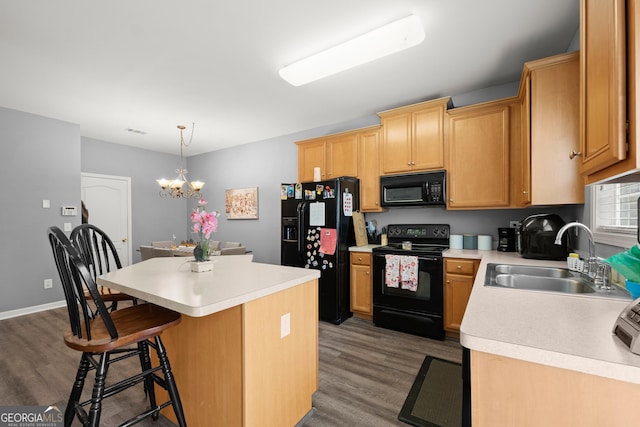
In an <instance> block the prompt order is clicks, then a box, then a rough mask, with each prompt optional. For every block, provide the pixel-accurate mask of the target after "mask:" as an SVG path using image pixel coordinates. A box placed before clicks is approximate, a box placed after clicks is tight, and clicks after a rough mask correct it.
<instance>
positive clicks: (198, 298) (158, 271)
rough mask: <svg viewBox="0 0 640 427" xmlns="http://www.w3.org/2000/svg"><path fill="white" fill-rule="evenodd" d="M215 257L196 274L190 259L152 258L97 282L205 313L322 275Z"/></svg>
mask: <svg viewBox="0 0 640 427" xmlns="http://www.w3.org/2000/svg"><path fill="white" fill-rule="evenodd" d="M212 259H213V261H214V264H213V270H212V271H207V272H203V273H194V272H192V271H191V269H190V265H189V263H190V259H189V258H184V257H162V258H151V259H148V260H146V261H143V262H139V263H136V264H132V265H130V266H128V267H124V268H122V269H120V270H116V271H113V272H111V273H108V274H105V275H102V276H100V277H98V284H99V285H102V286H107V287H109V288H111V289H115V290H117V291H120V292H124V293H126V294H129V295H132V296H134V297H137V298H140V299H143V300H145V301H148V302H151V303H154V304H157V305H160V306H162V307H166V308H169V309H172V310H175V311H178V312H180V313H182V314H186V315H187V316H192V317H201V316H207V315H209V314H212V313H216V312H218V311H222V310H226V309H227V308H231V307H235V306H237V305H240V304H244V303H246V302H249V301H253V300H255V299H258V298H261V297H264V296H267V295H271V294H274V293H276V292H280V291H282V290H285V289H288V288H292V287H294V286H298V285H300V284H302V283H305V282H308V281H310V280H315V279H317V278H319V277H320V272H319V271H318V270H312V269H305V268H297V267H285V266H281V265H274V264H260V263H254V262H252V256H251V255H228V256H218V257H213V258H212Z"/></svg>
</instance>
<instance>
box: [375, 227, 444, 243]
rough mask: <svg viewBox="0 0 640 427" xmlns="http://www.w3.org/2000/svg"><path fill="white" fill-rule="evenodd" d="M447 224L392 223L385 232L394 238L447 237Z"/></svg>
mask: <svg viewBox="0 0 640 427" xmlns="http://www.w3.org/2000/svg"><path fill="white" fill-rule="evenodd" d="M449 231H450V228H449V224H394V225H389V226H388V229H387V234H388V235H389V238H394V239H409V240H411V239H449Z"/></svg>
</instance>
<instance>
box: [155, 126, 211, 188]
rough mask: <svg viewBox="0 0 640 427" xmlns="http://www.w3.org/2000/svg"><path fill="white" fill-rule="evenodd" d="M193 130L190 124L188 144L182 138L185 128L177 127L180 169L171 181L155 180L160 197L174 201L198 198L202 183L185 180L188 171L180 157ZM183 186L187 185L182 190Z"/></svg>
mask: <svg viewBox="0 0 640 427" xmlns="http://www.w3.org/2000/svg"><path fill="white" fill-rule="evenodd" d="M194 128H195V123H193V124H192V127H191V137H190V138H189V142H188V143H186V142H185V141H184V136H183V131H184V130H185V129H186V128H185V127H184V126H182V125H178V129H180V167H179V168H178V169H176V173H177V174H178V176H177V177H176V178H175V179H173V180H171V181H170V180H168V179H165V178H162V179H158V180H156V181H157V182H158V184H159V185H160V188H161V190H160V197H173V198H174V199H177V198H180V197H183V198H185V199H188V198H189V197H195V198H200V190H201V189H202V187H203V186H204V182H202V181H189V180H187V178H186V177H185V175H186V174H187V172H188V171H187V170H186V169H185V168H184V158H183V156H182V149H183V148H184V147H188V146H190V145H191V141H192V140H193V129H194ZM185 184H187V186H186V188H184V189H183V187H184V185H185Z"/></svg>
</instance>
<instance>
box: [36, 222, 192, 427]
mask: <svg viewBox="0 0 640 427" xmlns="http://www.w3.org/2000/svg"><path fill="white" fill-rule="evenodd" d="M48 238H49V242H50V244H51V248H52V250H53V256H54V259H55V262H56V267H57V269H58V273H59V275H60V279H61V281H62V286H63V289H64V294H65V299H66V303H67V310H68V313H69V323H70V326H69V329H67V330H66V331H65V332H64V341H65V344H66V345H67V346H68V347H70V348H72V349H74V350H77V351H80V352H82V356H81V358H80V364H79V367H78V371H77V374H76V378H75V381H74V383H73V387H72V390H71V394H70V396H69V401H68V402H67V408H66V411H65V420H64V425H65V426H70V425H71V423H72V422H73V420H74V418H76V417H77V418H78V419H79V421H80V422H81V423H82V425H83V426H92V427H97V426H98V425H99V424H100V413H101V410H102V402H103V399H105V398H111V397H114V396H115V395H117V393H119V392H121V391H124V390H126V389H128V388H130V387H133V386H135V385H137V384H140V383H144V388H145V390H146V392H147V395H148V398H149V403H150V409H147V410H145V411H144V412H142V413H141V414H139V415H136V416H134V417H133V418H131V419H129V420H128V421H126V422H125V423H123V424H122V426H130V425H133V424H136V423H138V422H139V421H141V420H142V419H143V418H146V417H149V416H151V417H153V418H154V419H157V417H158V416H159V413H160V410H161V409H163V408H165V407H167V406H169V405H171V406H172V407H173V411H174V413H175V415H176V419H177V420H178V424H179V425H180V426H181V427H182V426H186V425H187V424H186V421H185V419H184V413H183V410H182V403H181V401H180V395H179V393H178V388H177V386H176V382H175V379H174V377H173V374H172V372H171V366H170V364H169V358H168V357H167V353H166V350H165V348H164V345H163V344H162V340H161V339H160V334H161V333H162V331H164V330H165V329H167V328H170V327H172V326H175V325H177V324H179V323H180V320H181V315H180V313H176V312H174V311H172V310H168V309H165V308H163V307H159V306H157V305H154V304H138V305H134V306H131V307H126V308H121V309H119V310H116V311H109V310H108V309H107V307H106V305H105V303H104V301H103V299H102V296H101V294H100V292H99V291H98V286H97V285H96V283H95V281H94V279H93V276H92V274H91V273H90V272H89V270H88V269H87V267H86V265H85V264H84V261H83V259H82V258H81V256H80V254H79V253H78V251H77V250H76V249H75V247H74V246H73V245H72V244H71V242H70V241H69V239H67V237H66V235H65V234H64V233H63V232H62V231H61V230H60V229H59V228H58V227H50V228H49V230H48ZM85 289H86V290H87V291H88V292H89V294H90V296H91V298H90V299H87V298H85ZM149 347H151V348H153V349H154V350H155V352H156V354H157V359H158V366H155V367H154V366H152V361H151V358H150V355H149ZM136 356H138V357H139V358H140V366H141V368H142V369H141V370H140V371H141V372H140V373H138V374H136V375H133V376H131V377H129V378H126V379H123V380H119V381H117V382H116V383H113V384H109V385H107V372H110V370H111V369H115V368H116V366H113V367H112V365H117V364H118V363H120V362H123V361H125V360H127V359H128V358H130V357H136ZM128 369H129V368H128ZM93 370H95V371H96V373H95V382H94V386H93V392H92V396H91V398H90V399H89V400H86V401H80V397H81V394H82V390H83V388H84V383H85V379H86V377H87V374H88V373H89V371H93ZM160 371H161V372H162V375H160ZM154 384H157V385H158V386H160V387H162V388H163V389H165V390H166V391H167V393H168V395H169V401H167V402H164V403H162V404H158V403H157V402H156V396H155V389H154ZM86 406H89V411H88V412H87V411H86V410H85V407H86Z"/></svg>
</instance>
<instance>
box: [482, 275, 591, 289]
mask: <svg viewBox="0 0 640 427" xmlns="http://www.w3.org/2000/svg"><path fill="white" fill-rule="evenodd" d="M494 286H503V287H505V288H518V289H529V290H535V291H551V292H564V293H569V294H588V293H592V292H595V290H594V289H593V288H591V287H590V286H589V285H588V284H587V282H586V281H584V280H582V279H580V278H574V277H546V276H526V275H522V274H498V275H496V277H495V285H494Z"/></svg>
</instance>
